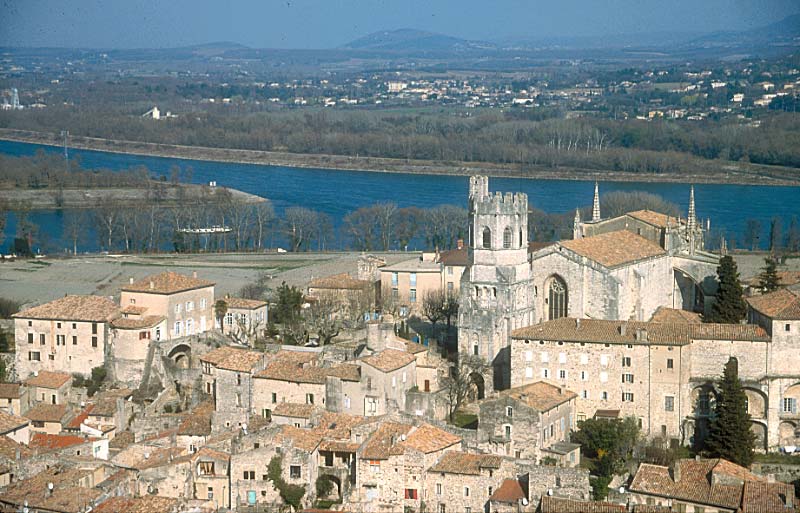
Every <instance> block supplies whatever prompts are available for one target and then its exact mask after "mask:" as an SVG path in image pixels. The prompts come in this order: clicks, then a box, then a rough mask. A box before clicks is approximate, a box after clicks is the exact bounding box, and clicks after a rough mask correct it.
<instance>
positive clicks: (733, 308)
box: [703, 255, 747, 324]
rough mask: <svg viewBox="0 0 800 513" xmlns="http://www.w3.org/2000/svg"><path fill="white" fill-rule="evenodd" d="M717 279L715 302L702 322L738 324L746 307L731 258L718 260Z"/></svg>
mask: <svg viewBox="0 0 800 513" xmlns="http://www.w3.org/2000/svg"><path fill="white" fill-rule="evenodd" d="M717 277H718V280H719V289H718V290H717V300H716V302H715V303H714V304H713V305H711V312H709V314H708V315H707V316H706V317H705V318H704V319H703V320H704V321H705V322H722V323H733V324H735V323H738V322H739V321H741V320H742V319H744V316H745V314H746V313H747V305H746V304H745V302H744V298H743V297H742V284H741V283H739V270H738V268H737V267H736V262H735V261H734V260H733V257H731V256H729V255H726V256H724V257H722V258H720V259H719V267H717Z"/></svg>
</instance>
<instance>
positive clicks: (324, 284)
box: [308, 273, 373, 290]
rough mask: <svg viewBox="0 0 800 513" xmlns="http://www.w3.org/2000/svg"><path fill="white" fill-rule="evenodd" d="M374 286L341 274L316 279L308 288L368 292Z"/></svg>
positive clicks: (365, 281)
mask: <svg viewBox="0 0 800 513" xmlns="http://www.w3.org/2000/svg"><path fill="white" fill-rule="evenodd" d="M372 286H373V285H372V283H371V282H369V281H367V280H359V279H356V278H353V277H352V276H350V275H349V274H347V273H340V274H334V275H333V276H326V277H324V278H317V279H314V280H312V281H311V283H310V284H309V285H308V288H309V289H325V290H366V289H369V288H371V287H372Z"/></svg>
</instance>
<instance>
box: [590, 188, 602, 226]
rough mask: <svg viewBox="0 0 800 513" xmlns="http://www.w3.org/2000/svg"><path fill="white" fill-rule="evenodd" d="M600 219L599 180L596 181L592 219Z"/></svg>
mask: <svg viewBox="0 0 800 513" xmlns="http://www.w3.org/2000/svg"><path fill="white" fill-rule="evenodd" d="M599 220H600V190H599V188H598V186H597V182H595V183H594V201H593V202H592V221H599Z"/></svg>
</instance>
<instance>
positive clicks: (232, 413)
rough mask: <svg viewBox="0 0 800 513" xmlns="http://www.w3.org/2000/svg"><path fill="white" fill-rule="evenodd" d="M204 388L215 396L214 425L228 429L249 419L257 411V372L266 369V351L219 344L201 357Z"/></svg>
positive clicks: (214, 427) (217, 427)
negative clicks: (254, 393)
mask: <svg viewBox="0 0 800 513" xmlns="http://www.w3.org/2000/svg"><path fill="white" fill-rule="evenodd" d="M200 362H201V364H202V367H203V390H204V392H205V393H206V394H209V395H211V397H212V398H213V399H214V415H213V419H212V428H213V429H214V430H215V431H217V430H227V429H229V428H231V427H232V426H233V427H241V426H243V425H245V424H246V423H247V421H248V420H249V418H250V413H251V412H252V411H254V402H253V376H254V375H255V374H256V373H257V372H258V371H260V370H263V369H264V366H265V364H266V355H265V354H264V353H261V352H257V351H248V350H245V349H236V348H233V347H219V348H217V349H214V350H212V351H209V352H208V353H206V354H204V355H203V356H201V357H200Z"/></svg>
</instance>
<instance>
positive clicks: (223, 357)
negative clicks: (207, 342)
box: [200, 346, 266, 372]
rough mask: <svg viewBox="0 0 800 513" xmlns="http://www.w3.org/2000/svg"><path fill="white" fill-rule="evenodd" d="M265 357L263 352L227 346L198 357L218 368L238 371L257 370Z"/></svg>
mask: <svg viewBox="0 0 800 513" xmlns="http://www.w3.org/2000/svg"><path fill="white" fill-rule="evenodd" d="M265 359H266V355H265V354H264V353H261V352H258V351H248V350H247V349H237V348H235V347H229V346H223V347H218V348H216V349H214V350H212V351H209V352H208V353H206V354H204V355H203V356H201V357H200V361H201V362H208V363H210V364H211V365H214V366H215V367H217V368H219V369H226V370H232V371H238V372H252V371H254V370H257V368H258V367H260V366H261V364H262V362H263V361H264V360H265Z"/></svg>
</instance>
